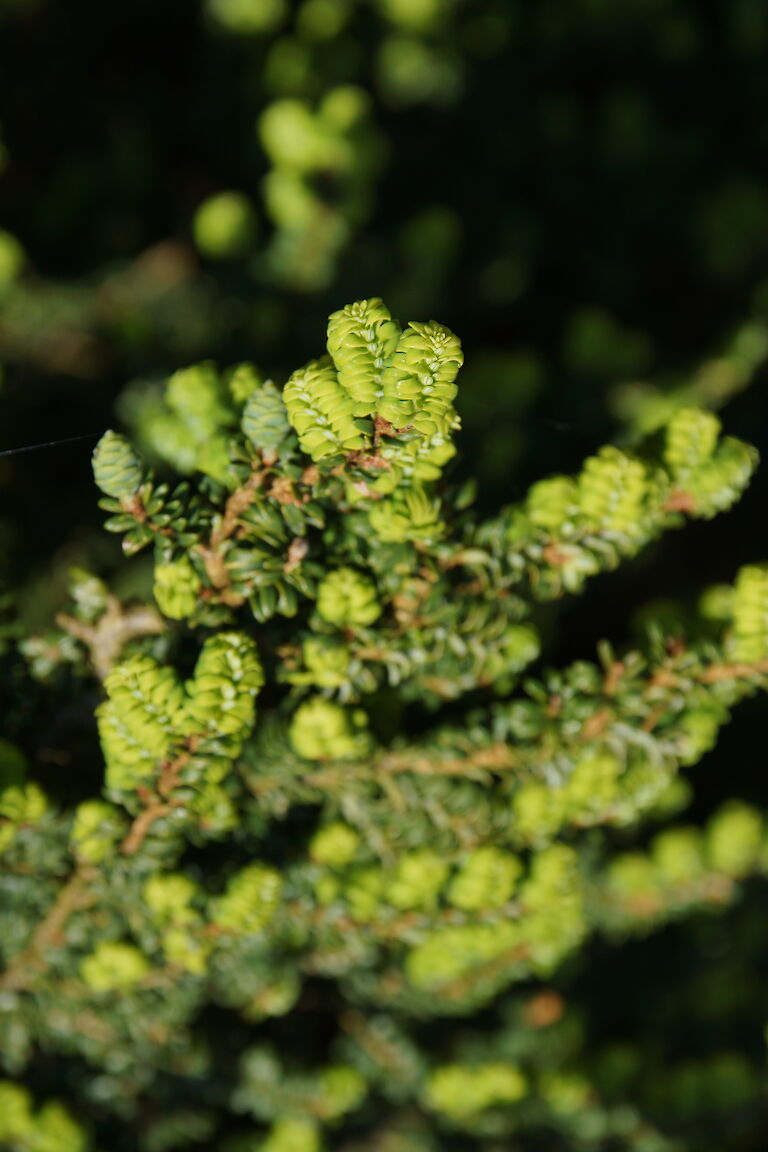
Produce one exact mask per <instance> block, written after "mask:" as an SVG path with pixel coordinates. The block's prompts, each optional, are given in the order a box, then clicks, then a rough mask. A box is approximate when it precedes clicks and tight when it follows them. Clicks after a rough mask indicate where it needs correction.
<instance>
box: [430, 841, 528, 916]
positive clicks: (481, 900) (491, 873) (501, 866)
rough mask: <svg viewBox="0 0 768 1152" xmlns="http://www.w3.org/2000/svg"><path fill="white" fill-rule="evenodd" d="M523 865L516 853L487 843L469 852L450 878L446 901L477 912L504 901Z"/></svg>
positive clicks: (496, 905) (506, 899) (508, 896)
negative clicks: (455, 873) (454, 874)
mask: <svg viewBox="0 0 768 1152" xmlns="http://www.w3.org/2000/svg"><path fill="white" fill-rule="evenodd" d="M522 871H523V866H522V864H521V863H520V861H519V860H518V858H517V856H513V855H512V854H511V853H510V852H504V851H503V850H502V849H501V848H494V847H492V846H491V845H487V846H484V847H482V848H478V849H476V850H475V851H474V852H472V853H471V854H470V855H469V856H468V857H467V859H466V860H465V861H464V863H463V864H462V865H461V868H460V869H459V872H458V873H457V875H456V876H455V877H454V878H453V880H452V881H451V885H450V887H449V889H448V900H449V902H450V903H451V904H453V906H454V907H455V908H463V909H465V910H466V911H468V912H470V911H481V910H482V909H483V908H498V907H500V906H501V905H502V904H506V902H507V901H508V900H509V898H510V896H511V895H512V892H513V890H514V887H515V884H516V883H517V881H518V880H519V878H520V876H521V874H522Z"/></svg>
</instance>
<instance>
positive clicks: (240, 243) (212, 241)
mask: <svg viewBox="0 0 768 1152" xmlns="http://www.w3.org/2000/svg"><path fill="white" fill-rule="evenodd" d="M192 230H193V233H194V237H195V244H196V245H197V247H198V249H199V251H200V252H202V254H203V255H204V256H207V257H208V258H209V259H211V260H228V259H231V258H232V257H234V256H242V255H243V254H244V253H246V252H247V251H248V249H249V248H250V247H251V245H252V244H253V241H254V238H255V235H256V213H255V211H254V208H253V204H252V203H251V201H250V200H249V199H248V197H247V196H244V195H243V193H242V192H219V193H217V194H216V195H215V196H209V197H208V199H207V200H204V201H203V203H202V204H201V205H200V206H199V207H198V209H197V211H196V212H195V219H194V223H193V225H192Z"/></svg>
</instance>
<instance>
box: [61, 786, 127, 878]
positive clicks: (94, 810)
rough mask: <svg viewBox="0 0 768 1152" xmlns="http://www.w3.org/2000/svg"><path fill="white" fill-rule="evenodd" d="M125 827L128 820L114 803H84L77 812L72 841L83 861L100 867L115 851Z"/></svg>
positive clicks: (70, 838) (102, 801)
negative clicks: (97, 864) (101, 862)
mask: <svg viewBox="0 0 768 1152" xmlns="http://www.w3.org/2000/svg"><path fill="white" fill-rule="evenodd" d="M125 827H126V825H125V817H124V816H123V814H122V812H121V811H120V810H119V809H118V808H116V807H115V805H114V804H107V802H106V801H104V800H84V801H83V802H82V803H81V804H78V806H77V808H76V809H75V819H74V821H73V823H72V828H71V830H70V833H69V842H70V844H71V845H72V849H73V851H74V853H75V855H76V856H77V857H79V859H81V860H87V861H89V863H91V864H96V863H98V862H99V861H100V860H104V859H106V857H107V856H110V855H111V854H112V853H113V852H114V850H115V846H116V844H117V842H118V840H120V839H121V838H122V836H123V835H124V833H125Z"/></svg>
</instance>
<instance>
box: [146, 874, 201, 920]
mask: <svg viewBox="0 0 768 1152" xmlns="http://www.w3.org/2000/svg"><path fill="white" fill-rule="evenodd" d="M197 893H198V887H197V885H196V884H195V883H194V882H193V881H192V880H190V879H189V877H188V876H185V875H184V874H183V873H182V872H159V873H158V874H157V875H155V876H150V878H149V879H148V880H147V882H146V883H145V885H144V887H143V889H142V897H143V900H144V903H145V904H146V906H147V908H149V910H150V912H151V913H152V915H153V918H154V919H155V920H156V921H157V922H158V923H160V924H191V923H193V922H194V921H195V920H196V919H197V918H198V915H197V913H196V912H195V911H194V909H193V908H192V907H191V904H192V901H193V900H194V898H195V896H196V895H197Z"/></svg>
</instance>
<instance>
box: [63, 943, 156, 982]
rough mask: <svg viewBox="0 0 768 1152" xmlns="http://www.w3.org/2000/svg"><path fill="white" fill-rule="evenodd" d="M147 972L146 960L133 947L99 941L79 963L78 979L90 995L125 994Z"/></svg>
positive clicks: (148, 969) (148, 967)
mask: <svg viewBox="0 0 768 1152" xmlns="http://www.w3.org/2000/svg"><path fill="white" fill-rule="evenodd" d="M149 971H150V966H149V962H148V960H147V959H146V957H145V956H144V955H143V954H142V953H141V952H140V951H139V949H138V948H135V947H134V946H133V944H123V943H121V942H119V941H111V940H102V941H101V943H99V944H97V945H96V947H95V948H94V950H93V952H92V953H91V954H90V956H86V957H85V958H84V959H83V960H81V961H80V976H81V978H82V980H83V981H84V982H85V983H86V984H87V985H88V987H89V988H90V989H91V990H92V991H93V992H99V993H102V992H104V993H106V992H127V991H129V990H130V989H131V988H133V987H134V986H135V985H136V984H138V983H139V982H140V981H141V980H143V978H144V977H145V976H146V975H147V973H148V972H149Z"/></svg>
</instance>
